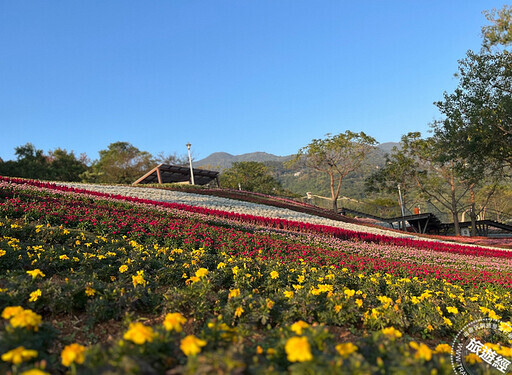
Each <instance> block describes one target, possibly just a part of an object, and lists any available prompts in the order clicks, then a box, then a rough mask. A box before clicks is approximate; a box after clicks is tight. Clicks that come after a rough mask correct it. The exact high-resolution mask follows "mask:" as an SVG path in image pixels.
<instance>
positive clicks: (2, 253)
mask: <svg viewBox="0 0 512 375" xmlns="http://www.w3.org/2000/svg"><path fill="white" fill-rule="evenodd" d="M5 254H7V252H6V251H5V250H2V249H0V257H3V256H4V255H5Z"/></svg>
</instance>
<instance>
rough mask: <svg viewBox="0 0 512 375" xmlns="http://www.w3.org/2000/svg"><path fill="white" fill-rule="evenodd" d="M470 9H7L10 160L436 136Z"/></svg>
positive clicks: (59, 0) (474, 8) (49, 4)
mask: <svg viewBox="0 0 512 375" xmlns="http://www.w3.org/2000/svg"><path fill="white" fill-rule="evenodd" d="M504 4H506V2H504V1H492V0H489V1H472V0H450V1H446V0H396V1H391V0H373V1H369V0H367V1H364V0H362V1H355V0H354V1H342V0H339V1H312V0H311V1H302V0H269V1H267V0H243V1H242V0H231V1H224V0H203V1H196V0H187V1H186V0H167V1H164V0H160V1H156V0H155V1H142V0H140V1H131V0H118V1H116V0H109V1H99V0H96V1H95V0H87V1H74V0H52V1H36V0H34V1H23V0H16V1H9V0H0V35H1V38H0V51H1V56H2V57H1V58H0V130H1V134H2V136H1V138H0V139H1V142H0V145H1V147H0V157H1V158H2V159H4V160H8V159H14V148H15V147H16V146H20V145H23V144H25V143H27V142H31V143H33V144H34V145H35V146H36V147H37V148H38V149H43V150H44V151H45V152H47V151H49V150H51V149H55V148H57V147H61V148H64V149H66V150H68V151H71V150H73V151H74V152H75V154H77V155H78V154H80V153H83V152H85V153H87V155H88V156H89V158H90V159H96V158H97V157H98V151H99V150H102V149H106V148H107V147H108V145H109V144H110V143H112V142H116V141H125V142H130V143H132V144H133V145H134V146H136V147H138V148H139V149H141V150H144V151H149V152H151V153H153V154H157V153H159V152H161V151H163V152H165V153H174V152H177V153H178V154H186V152H187V150H186V147H185V144H186V143H187V142H190V143H192V150H193V154H194V156H195V158H196V159H201V158H204V157H206V156H208V155H209V154H211V153H213V152H217V151H224V152H229V153H231V154H242V153H248V152H255V151H264V152H269V153H273V154H276V155H288V154H292V153H295V152H297V150H298V149H299V148H301V147H302V146H305V145H307V144H308V143H309V142H310V141H311V140H312V139H315V138H322V137H323V136H324V135H325V134H326V133H332V134H337V133H340V132H344V131H345V130H352V131H356V132H359V131H364V132H366V133H367V134H368V135H371V136H373V137H374V138H376V139H377V141H379V142H381V143H383V142H390V141H399V140H400V137H401V136H402V135H403V134H405V133H407V132H409V131H421V132H423V133H426V132H427V130H428V128H429V123H430V122H432V121H433V120H434V119H436V118H439V113H438V111H437V109H436V107H435V106H434V105H433V102H434V101H436V100H440V99H442V94H443V91H451V90H453V88H454V87H455V85H456V79H455V78H453V74H454V73H455V72H456V70H457V60H458V59H461V58H463V57H464V55H465V53H466V51H467V50H468V49H473V50H478V49H479V47H480V43H481V27H482V26H483V25H484V24H486V22H487V21H486V20H485V17H484V16H483V14H482V11H483V10H485V9H491V8H501V7H502V6H503V5H504Z"/></svg>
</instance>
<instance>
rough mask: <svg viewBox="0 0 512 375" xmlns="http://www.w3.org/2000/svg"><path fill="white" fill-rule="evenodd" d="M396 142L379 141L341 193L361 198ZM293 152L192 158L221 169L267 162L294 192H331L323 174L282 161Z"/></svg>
mask: <svg viewBox="0 0 512 375" xmlns="http://www.w3.org/2000/svg"><path fill="white" fill-rule="evenodd" d="M397 145H398V143H395V142H387V143H383V144H380V145H378V146H377V147H376V149H375V150H374V151H373V152H372V153H371V154H370V155H369V156H368V158H367V160H366V162H365V163H364V165H363V166H362V168H361V170H360V172H358V173H353V174H351V175H349V176H348V177H347V178H346V179H345V181H344V183H343V185H342V190H343V195H345V196H348V197H352V198H364V180H365V179H366V177H367V176H369V175H370V174H371V173H373V171H375V169H376V168H379V167H381V166H382V165H384V162H385V155H386V153H390V152H391V149H392V148H393V147H394V146H397ZM292 157H293V155H287V156H277V155H273V154H269V153H266V152H252V153H246V154H242V155H231V154H228V153H226V152H215V153H213V154H211V155H209V156H208V157H206V158H204V159H201V160H198V161H196V162H194V165H195V166H197V167H203V168H208V169H212V170H217V171H222V170H224V169H226V168H229V167H231V165H232V164H233V163H234V162H241V161H256V162H262V163H265V164H267V165H268V166H269V167H271V168H272V171H273V173H274V176H275V177H276V179H277V180H278V181H279V182H280V183H281V184H282V186H283V188H285V189H286V190H289V191H291V192H293V193H296V194H300V195H305V193H306V192H307V191H311V192H313V193H315V194H318V195H323V196H328V195H329V194H330V190H329V181H328V179H327V177H326V176H324V175H320V174H318V173H316V172H314V171H310V170H306V169H305V168H303V167H301V166H295V167H292V168H289V167H288V166H285V165H284V163H285V162H286V161H288V160H290V159H291V158H292Z"/></svg>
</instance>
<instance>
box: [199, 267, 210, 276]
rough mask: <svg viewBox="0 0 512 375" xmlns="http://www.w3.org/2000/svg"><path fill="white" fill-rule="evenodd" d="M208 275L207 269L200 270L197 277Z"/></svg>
mask: <svg viewBox="0 0 512 375" xmlns="http://www.w3.org/2000/svg"><path fill="white" fill-rule="evenodd" d="M206 275H208V270H207V269H206V268H199V269H198V270H197V271H196V277H203V276H206Z"/></svg>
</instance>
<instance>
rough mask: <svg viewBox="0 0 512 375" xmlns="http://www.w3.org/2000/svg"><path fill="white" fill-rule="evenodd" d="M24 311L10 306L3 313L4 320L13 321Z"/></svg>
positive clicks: (19, 307)
mask: <svg viewBox="0 0 512 375" xmlns="http://www.w3.org/2000/svg"><path fill="white" fill-rule="evenodd" d="M22 311H23V307H21V306H8V307H6V308H5V309H4V310H3V311H2V318H4V319H11V318H12V317H13V316H15V315H17V314H19V313H20V312H22Z"/></svg>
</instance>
